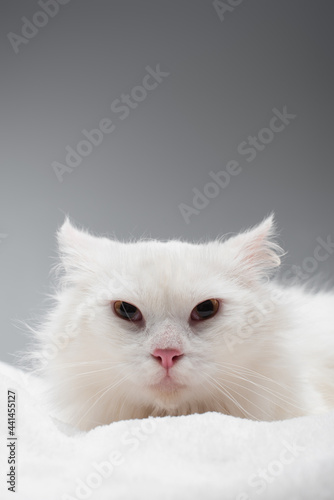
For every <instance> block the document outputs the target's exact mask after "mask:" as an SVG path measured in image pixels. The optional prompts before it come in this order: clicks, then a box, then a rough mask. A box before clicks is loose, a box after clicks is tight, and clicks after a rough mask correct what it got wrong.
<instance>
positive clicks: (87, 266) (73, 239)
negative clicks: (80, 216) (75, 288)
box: [57, 217, 103, 273]
mask: <svg viewBox="0 0 334 500" xmlns="http://www.w3.org/2000/svg"><path fill="white" fill-rule="evenodd" d="M101 239H103V238H97V237H96V236H92V235H90V234H89V233H88V232H87V231H84V230H81V229H77V228H76V227H75V226H73V225H72V223H71V222H70V219H69V218H68V217H66V219H65V221H64V223H63V225H62V226H61V228H60V229H59V231H58V232H57V241H58V249H59V255H60V259H61V264H62V267H63V269H64V270H65V272H66V273H70V272H75V271H77V272H78V271H88V272H92V264H93V263H94V254H96V248H97V245H98V242H99V240H101Z"/></svg>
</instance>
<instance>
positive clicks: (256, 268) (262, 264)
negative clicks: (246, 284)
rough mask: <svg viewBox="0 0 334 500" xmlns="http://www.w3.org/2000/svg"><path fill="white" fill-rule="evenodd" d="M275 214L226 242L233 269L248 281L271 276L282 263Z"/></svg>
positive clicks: (281, 251)
mask: <svg viewBox="0 0 334 500" xmlns="http://www.w3.org/2000/svg"><path fill="white" fill-rule="evenodd" d="M275 234H276V232H275V222H274V215H273V214H271V215H270V216H269V217H268V218H267V219H265V220H264V221H263V222H261V223H260V224H259V225H258V226H255V227H254V228H252V229H249V230H248V231H245V232H244V233H241V234H238V235H237V236H234V237H232V238H230V239H229V240H228V241H227V242H226V244H227V247H228V248H229V249H230V251H231V252H232V257H233V259H232V262H233V270H234V272H236V273H238V275H240V277H241V278H244V279H246V280H247V281H249V280H251V281H254V280H260V279H263V278H269V276H270V274H271V272H272V270H273V269H274V268H276V267H278V266H279V265H280V263H281V259H280V257H281V256H282V255H283V253H284V252H283V250H282V249H281V247H280V246H279V245H278V244H277V243H275V242H274V241H273V240H272V239H273V238H274V237H275Z"/></svg>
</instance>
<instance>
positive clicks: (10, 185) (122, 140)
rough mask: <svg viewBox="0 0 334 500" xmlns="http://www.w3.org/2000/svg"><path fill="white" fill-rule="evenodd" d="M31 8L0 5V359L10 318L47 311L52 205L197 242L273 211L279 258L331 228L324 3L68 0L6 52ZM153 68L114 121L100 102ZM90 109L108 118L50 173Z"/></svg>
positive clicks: (124, 233)
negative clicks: (248, 144) (222, 173)
mask: <svg viewBox="0 0 334 500" xmlns="http://www.w3.org/2000/svg"><path fill="white" fill-rule="evenodd" d="M226 3H228V2H227V1H226ZM38 10H41V8H40V6H39V5H38V3H37V1H27V0H17V1H8V0H7V1H4V2H2V3H1V16H0V33H1V73H0V75H1V76H0V78H1V87H0V88H1V123H0V126H1V130H0V141H1V148H0V154H1V174H2V180H1V196H0V202H1V212H0V214H1V215H0V233H1V234H2V235H3V234H6V235H7V237H6V238H3V237H2V238H1V239H0V241H1V243H0V268H1V313H0V314H1V316H0V322H1V340H0V353H1V354H0V359H2V360H6V361H9V362H14V358H13V356H12V354H13V353H14V352H15V351H16V350H17V349H22V348H24V346H25V344H26V342H27V340H28V338H29V334H27V332H25V331H24V329H21V328H18V327H17V325H16V321H17V320H23V321H25V320H29V318H36V317H39V316H40V314H42V313H43V311H44V310H45V308H46V304H45V301H44V297H45V294H46V293H47V292H48V291H49V290H50V288H49V269H50V267H51V265H52V264H53V263H54V257H55V255H56V254H55V250H56V246H55V239H54V233H55V231H56V230H57V228H58V227H59V225H60V224H61V222H62V221H63V219H64V214H65V213H67V214H69V215H70V216H71V217H72V220H73V221H75V222H76V223H78V224H80V225H83V226H85V227H88V228H90V229H91V230H92V231H93V232H95V233H103V234H105V233H108V234H112V233H114V234H115V235H116V236H117V237H119V238H129V237H140V236H143V235H145V236H152V237H158V238H171V237H182V238H184V239H191V240H194V239H195V240H196V239H203V238H209V237H212V238H214V237H216V236H218V235H221V234H223V233H226V232H231V231H232V232H235V231H238V230H240V229H241V228H245V227H247V226H249V225H253V224H255V223H257V222H259V221H260V220H262V219H263V217H264V216H265V215H267V214H268V213H269V212H271V211H272V210H274V211H275V213H276V218H277V222H278V226H279V228H280V238H279V241H280V243H281V244H282V245H283V246H284V247H285V249H286V250H288V252H289V253H288V255H287V256H286V257H285V261H284V268H285V269H287V268H289V266H291V265H292V264H298V265H300V264H301V263H302V262H303V259H305V258H306V257H308V256H312V255H313V251H314V248H315V246H316V238H317V237H319V236H321V237H326V236H327V235H328V234H333V233H334V222H333V168H332V164H333V160H332V158H333V115H334V106H333V98H332V93H333V88H334V72H333V42H334V31H333V12H334V7H333V4H332V2H329V1H319V2H315V1H314V0H311V1H310V0H295V1H293V2H292V1H291V0H280V1H278V0H277V1H273V0H271V1H270V0H262V1H260V0H259V1H250V0H248V1H244V2H242V3H241V4H240V5H239V6H237V7H235V8H234V9H233V11H231V12H227V13H226V15H225V19H224V20H223V21H221V20H220V19H219V16H218V14H217V12H216V11H215V9H214V7H213V4H212V2H211V1H195V0H183V1H157V0H151V1H136V0H132V1H124V0H122V1H121V0H118V1H102V0H95V1H94V2H93V1H90V2H89V1H85V0H80V1H79V0H71V1H70V2H69V3H68V4H67V5H63V6H60V9H59V12H58V14H57V15H56V16H54V18H52V19H49V22H48V23H47V25H46V26H44V27H41V28H40V29H39V31H38V33H37V35H36V36H35V37H34V38H31V39H30V40H29V43H27V44H25V45H20V47H19V53H18V54H15V52H14V50H13V48H12V46H11V44H10V42H9V40H8V38H7V34H8V32H14V33H16V34H20V33H21V28H22V24H23V22H22V20H21V18H22V17H23V16H26V17H27V18H28V19H30V20H31V19H32V17H33V15H34V14H35V13H36V11H38ZM157 64H160V66H161V69H162V70H163V71H167V72H169V73H170V75H169V76H168V78H165V80H164V81H163V82H162V83H161V85H159V87H158V88H157V89H155V90H153V91H152V92H150V93H149V95H148V96H147V98H146V99H145V100H144V101H143V102H141V103H140V105H139V106H138V107H137V108H136V109H134V110H132V112H131V114H130V115H129V117H128V118H126V119H125V120H123V121H121V120H120V119H119V118H118V117H117V116H116V115H115V114H113V113H112V112H111V109H110V104H111V102H112V101H113V100H114V99H116V98H119V97H120V96H121V94H122V93H129V92H130V91H131V89H132V88H133V87H135V86H136V85H139V84H140V83H141V81H142V79H143V77H144V75H145V74H146V70H145V67H146V66H147V65H150V66H151V67H152V68H155V66H156V65H157ZM284 105H286V106H287V109H288V111H289V112H290V113H293V114H296V115H297V117H296V118H295V119H294V120H293V121H292V122H291V124H290V125H289V126H288V127H286V129H285V130H284V131H283V132H281V133H279V134H276V135H275V137H274V139H273V141H272V142H271V143H270V144H268V145H267V147H266V148H265V149H264V150H263V151H262V152H260V153H259V154H258V155H257V158H256V159H255V160H254V161H253V162H250V163H247V161H246V157H242V156H240V155H239V154H238V152H237V147H238V145H239V144H240V142H241V141H243V140H245V139H246V138H247V137H248V136H249V135H256V134H257V133H258V131H259V130H261V129H262V128H263V127H266V126H267V125H268V123H269V120H270V118H271V116H272V108H274V107H276V108H278V109H280V110H281V109H282V108H283V106H284ZM105 117H109V118H111V119H113V120H114V122H115V124H116V130H115V131H114V132H113V133H112V134H110V135H108V136H105V138H104V140H103V142H102V144H101V145H100V146H98V147H96V148H94V150H93V152H92V154H90V155H89V156H87V157H86V158H84V159H83V161H82V163H81V164H80V165H79V166H78V167H77V168H76V169H75V170H74V171H73V172H72V173H70V174H64V178H63V182H62V183H60V182H59V181H58V180H57V177H56V175H55V173H54V171H53V169H52V166H51V164H52V162H53V161H59V162H62V161H63V160H64V157H65V147H66V146H67V145H70V146H72V147H75V146H76V144H77V143H78V142H79V141H80V140H81V139H83V136H82V134H81V130H82V129H84V128H86V129H88V130H90V129H92V128H96V126H97V125H98V123H99V121H100V120H101V119H102V118H105ZM231 159H237V160H239V161H240V165H241V166H242V168H243V171H242V173H241V174H239V175H238V176H236V177H234V178H232V179H231V182H230V184H229V185H228V186H227V187H226V188H225V189H224V190H221V192H220V193H219V195H218V196H216V197H215V198H214V199H211V200H210V203H209V204H208V206H207V207H206V208H205V209H203V210H201V211H200V213H199V214H198V215H194V216H192V217H191V219H190V223H189V224H186V223H185V221H184V219H183V218H182V216H181V214H180V210H179V208H178V205H179V204H180V203H186V204H188V205H191V203H192V197H193V193H192V189H193V188H198V189H199V190H200V191H203V188H204V186H205V184H206V183H207V182H209V181H210V180H211V179H210V177H209V175H208V174H209V172H210V171H211V170H213V171H215V172H217V171H218V170H221V169H224V168H225V166H226V163H227V162H228V161H229V160H231ZM333 262H334V257H333V256H331V257H330V258H329V259H328V260H327V261H326V262H324V263H322V264H321V265H319V269H317V271H319V272H321V273H323V275H324V276H326V277H328V276H331V275H332V270H333ZM284 268H283V269H284Z"/></svg>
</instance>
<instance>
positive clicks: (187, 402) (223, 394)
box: [35, 216, 334, 429]
mask: <svg viewBox="0 0 334 500" xmlns="http://www.w3.org/2000/svg"><path fill="white" fill-rule="evenodd" d="M273 236H274V226H273V217H272V216H271V217H269V218H267V219H266V220H264V222H262V223H261V224H260V225H258V226H257V227H255V228H254V229H252V230H249V231H246V232H244V233H241V234H239V235H237V236H234V237H231V238H229V239H228V240H226V241H223V240H221V239H218V240H216V241H212V242H208V243H201V244H193V243H186V242H183V241H178V240H172V241H166V242H164V241H157V240H144V241H137V242H129V243H124V242H120V241H115V240H110V239H107V238H98V237H95V236H92V235H90V234H88V233H87V232H84V231H81V230H78V229H76V228H75V227H73V226H72V225H71V223H70V222H69V220H68V219H67V220H66V221H65V223H64V224H63V226H62V227H61V229H60V231H59V232H58V242H59V249H60V257H61V264H60V265H59V266H58V271H60V277H59V286H58V291H57V293H56V295H55V299H56V304H55V307H54V309H53V310H52V311H51V313H50V314H49V317H48V319H47V321H46V323H45V324H44V325H43V327H42V328H40V329H39V330H38V332H36V338H37V341H38V344H39V348H38V350H37V352H36V353H35V358H36V359H37V360H38V362H39V365H40V366H41V370H42V373H43V376H44V377H45V379H46V381H47V383H48V384H49V391H48V395H49V396H50V400H51V401H52V402H53V406H54V411H55V413H56V414H57V416H58V417H59V418H61V419H62V420H64V421H66V422H68V423H70V424H72V425H75V426H78V427H79V428H81V429H90V428H92V427H95V426H97V425H101V424H108V423H110V422H113V421H116V420H121V419H131V418H143V417H147V416H149V415H153V416H164V415H185V414H189V413H196V412H198V413H203V412H206V411H218V412H222V413H226V414H230V415H234V416H238V417H245V418H251V419H260V420H275V419H284V418H290V417H294V416H300V415H308V414H315V413H318V412H323V411H326V410H328V409H330V408H333V407H334V324H333V309H334V294H333V293H325V292H324V293H319V294H312V293H308V292H306V291H304V290H303V289H302V288H298V287H291V288H289V289H284V288H283V287H282V286H280V285H279V284H278V283H275V282H274V281H269V279H268V278H269V276H270V274H271V272H272V270H273V269H274V268H275V267H277V266H278V265H279V264H280V255H281V254H282V251H281V249H280V248H279V246H278V245H277V244H276V243H274V242H272V237H273Z"/></svg>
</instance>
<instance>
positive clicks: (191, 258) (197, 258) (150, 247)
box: [117, 240, 222, 271]
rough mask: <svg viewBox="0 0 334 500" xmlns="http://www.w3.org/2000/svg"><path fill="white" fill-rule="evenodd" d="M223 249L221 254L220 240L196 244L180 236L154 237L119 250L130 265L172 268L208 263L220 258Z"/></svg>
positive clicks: (191, 266) (120, 257) (119, 254)
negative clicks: (173, 237)
mask: <svg viewBox="0 0 334 500" xmlns="http://www.w3.org/2000/svg"><path fill="white" fill-rule="evenodd" d="M221 250H222V249H220V250H219V254H218V244H215V243H214V242H211V243H206V244H195V243H188V242H183V241H178V240H169V241H158V240H153V241H138V242H135V243H130V244H123V245H122V246H120V247H119V248H118V252H117V253H118V260H120V261H124V262H126V264H127V265H129V266H131V263H133V265H137V266H140V267H139V269H142V270H147V269H149V268H150V267H154V268H156V270H158V269H160V270H161V271H166V270H167V271H169V270H170V269H168V266H169V267H172V268H175V269H177V268H178V267H181V268H182V269H183V270H184V271H187V270H188V269H189V270H190V269H191V270H192V271H193V270H194V267H196V268H198V265H200V266H202V267H205V266H208V265H212V264H215V263H217V262H219V261H220V260H221Z"/></svg>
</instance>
